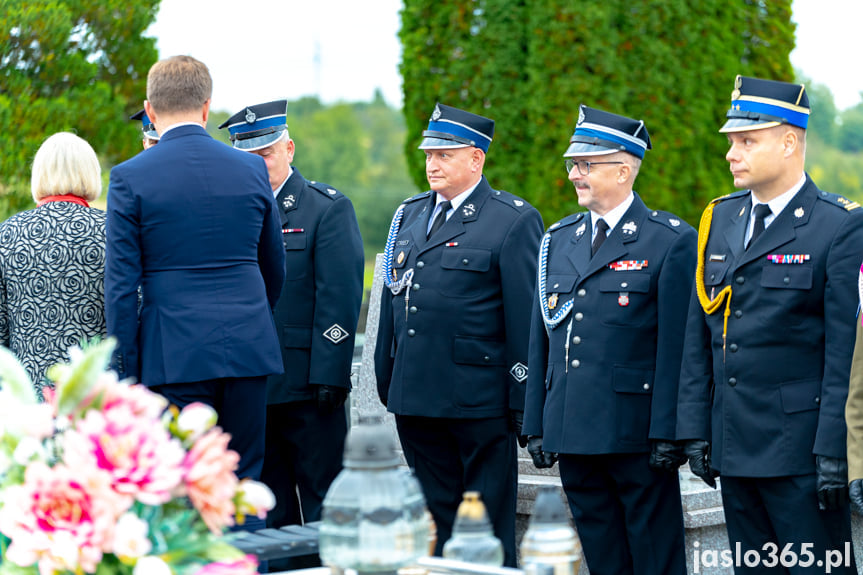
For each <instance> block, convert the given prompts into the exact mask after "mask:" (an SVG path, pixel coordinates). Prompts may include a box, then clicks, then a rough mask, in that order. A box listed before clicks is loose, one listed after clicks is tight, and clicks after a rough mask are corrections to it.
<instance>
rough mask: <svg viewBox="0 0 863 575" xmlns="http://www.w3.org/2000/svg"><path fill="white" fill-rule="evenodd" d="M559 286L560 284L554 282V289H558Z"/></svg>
mask: <svg viewBox="0 0 863 575" xmlns="http://www.w3.org/2000/svg"><path fill="white" fill-rule="evenodd" d="M559 287H560V284H554V287H553V288H552V289H557V288H559Z"/></svg>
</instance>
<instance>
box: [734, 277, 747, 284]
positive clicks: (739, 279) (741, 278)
mask: <svg viewBox="0 0 863 575" xmlns="http://www.w3.org/2000/svg"><path fill="white" fill-rule="evenodd" d="M734 281H736V282H737V283H738V284H740V285H743V282H745V281H746V278H745V277H743V276H737V277H736V278H734Z"/></svg>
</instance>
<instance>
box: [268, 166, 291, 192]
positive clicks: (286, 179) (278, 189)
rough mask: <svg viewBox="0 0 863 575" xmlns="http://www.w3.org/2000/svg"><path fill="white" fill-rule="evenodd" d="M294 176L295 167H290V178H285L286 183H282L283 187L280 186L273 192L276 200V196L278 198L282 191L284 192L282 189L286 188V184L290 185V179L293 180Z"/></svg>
mask: <svg viewBox="0 0 863 575" xmlns="http://www.w3.org/2000/svg"><path fill="white" fill-rule="evenodd" d="M292 175H294V168H293V167H291V166H288V177H287V178H285V181H284V182H282V185H281V186H279V187H278V188H276V189H275V190H273V197H274V198H275V197H276V196H278V195H279V192H281V191H282V188H284V187H285V184H287V183H288V180H290V179H291V176H292Z"/></svg>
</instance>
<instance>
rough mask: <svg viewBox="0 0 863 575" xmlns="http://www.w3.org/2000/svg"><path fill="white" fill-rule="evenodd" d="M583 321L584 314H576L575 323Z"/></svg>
mask: <svg viewBox="0 0 863 575" xmlns="http://www.w3.org/2000/svg"><path fill="white" fill-rule="evenodd" d="M583 319H584V314H583V313H581V312H578V313H577V314H575V321H581V320H583Z"/></svg>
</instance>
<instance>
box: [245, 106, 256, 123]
mask: <svg viewBox="0 0 863 575" xmlns="http://www.w3.org/2000/svg"><path fill="white" fill-rule="evenodd" d="M257 119H258V117H257V116H256V115H255V113H254V112H253V111H252V110H251V108H246V123H247V124H254V123H255V120H257Z"/></svg>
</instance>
